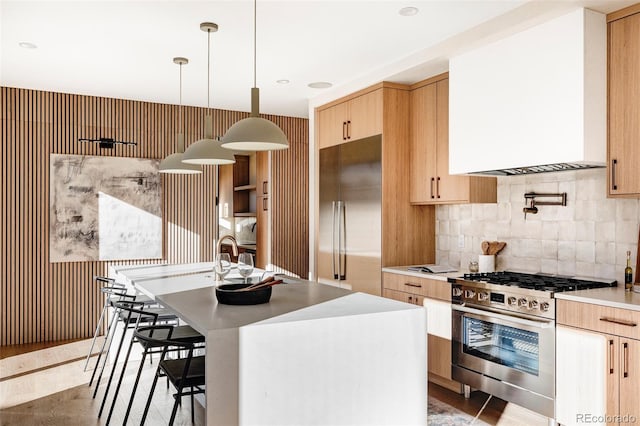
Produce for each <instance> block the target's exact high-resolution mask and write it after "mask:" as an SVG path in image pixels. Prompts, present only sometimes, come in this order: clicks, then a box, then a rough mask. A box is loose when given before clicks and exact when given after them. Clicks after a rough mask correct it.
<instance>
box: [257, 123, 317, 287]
mask: <svg viewBox="0 0 640 426" xmlns="http://www.w3.org/2000/svg"><path fill="white" fill-rule="evenodd" d="M267 118H268V119H269V120H272V121H273V122H275V123H276V124H277V125H278V126H280V128H281V129H282V130H283V131H284V132H285V134H286V135H287V137H288V139H289V149H286V150H282V151H273V152H272V153H271V190H272V195H271V225H272V231H271V263H272V264H273V265H274V266H275V267H276V269H278V270H279V271H282V272H290V273H294V274H296V275H298V276H300V277H301V278H305V279H306V278H307V277H308V275H309V122H308V120H300V119H292V118H290V117H277V116H267Z"/></svg>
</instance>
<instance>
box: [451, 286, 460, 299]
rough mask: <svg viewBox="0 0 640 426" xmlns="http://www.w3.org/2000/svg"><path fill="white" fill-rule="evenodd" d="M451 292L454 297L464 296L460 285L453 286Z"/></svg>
mask: <svg viewBox="0 0 640 426" xmlns="http://www.w3.org/2000/svg"><path fill="white" fill-rule="evenodd" d="M451 294H452V295H453V297H460V296H462V289H461V288H459V287H453V289H452V290H451Z"/></svg>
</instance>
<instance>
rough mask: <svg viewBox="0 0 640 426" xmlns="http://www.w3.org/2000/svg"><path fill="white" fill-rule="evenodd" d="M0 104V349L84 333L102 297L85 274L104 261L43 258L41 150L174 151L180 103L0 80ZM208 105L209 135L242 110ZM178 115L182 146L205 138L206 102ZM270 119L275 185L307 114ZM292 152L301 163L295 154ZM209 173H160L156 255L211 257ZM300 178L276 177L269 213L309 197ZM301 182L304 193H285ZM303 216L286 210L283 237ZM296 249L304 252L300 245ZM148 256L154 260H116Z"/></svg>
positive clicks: (44, 163)
mask: <svg viewBox="0 0 640 426" xmlns="http://www.w3.org/2000/svg"><path fill="white" fill-rule="evenodd" d="M0 105H1V111H2V117H1V119H2V130H1V133H0V135H1V137H2V147H1V148H0V168H1V169H0V187H1V188H2V194H1V195H0V268H1V271H0V273H1V275H0V279H1V282H0V346H6V345H13V344H20V343H35V342H45V341H56V340H65V339H75V338H84V337H89V336H91V335H93V331H94V329H95V326H96V322H97V319H98V315H99V313H100V309H101V308H102V303H103V302H102V298H101V295H100V291H99V289H98V287H97V286H96V284H95V283H94V282H93V276H94V275H104V274H106V273H107V267H108V263H107V262H67V263H49V155H50V154H51V153H56V154H78V155H104V156H115V157H136V158H156V159H162V158H164V157H165V156H167V155H169V154H171V153H173V152H174V151H175V148H176V137H175V135H176V133H177V132H178V129H177V123H178V119H177V118H178V106H177V105H164V104H155V103H149V102H138V101H128V100H120V99H110V98H101V97H93V96H80V95H71V94H63V93H52V92H42V91H35V90H27V89H16V88H8V87H0ZM212 111H213V114H214V134H215V135H222V134H224V132H225V131H226V130H227V129H228V128H229V127H230V126H231V125H232V124H233V123H235V122H236V121H237V120H240V119H242V118H245V117H247V116H248V114H247V113H244V112H237V111H225V110H212ZM183 113H184V123H185V124H184V128H185V131H184V133H185V141H186V143H187V145H188V144H190V143H192V142H194V141H195V140H197V139H199V138H201V137H203V136H204V114H205V109H203V108H197V107H183ZM270 118H271V119H273V120H274V121H276V122H277V123H278V125H280V126H281V127H282V128H283V130H285V132H286V133H287V134H289V135H292V139H293V141H294V142H295V143H293V144H292V148H293V149H291V150H290V152H284V153H282V154H277V156H276V161H275V164H277V165H278V167H276V170H277V173H278V176H277V177H276V178H275V180H274V182H275V181H277V182H280V179H281V178H280V171H278V170H279V169H280V168H281V169H282V170H286V169H287V168H289V167H290V166H291V167H293V168H294V169H295V170H298V168H299V166H300V164H304V168H306V167H307V166H306V164H307V160H306V158H307V157H306V155H307V153H306V151H305V149H306V148H300V149H298V148H297V144H298V143H299V144H300V145H301V146H303V145H304V146H305V147H306V144H307V143H308V137H307V135H306V132H307V131H306V129H307V120H305V119H301V118H292V117H270ZM303 133H304V134H303ZM80 137H86V138H97V137H113V138H115V139H118V140H126V141H135V142H138V145H137V146H135V147H133V146H124V145H116V146H115V148H114V149H113V150H101V149H100V148H99V147H98V145H97V144H91V143H82V142H78V138H80ZM297 138H299V141H298V139H297ZM300 153H302V154H304V155H305V159H304V160H302V159H301V158H294V156H295V155H298V154H300ZM283 173H284V171H283ZM215 176H216V170H215V168H214V167H205V172H204V173H203V174H202V175H201V176H178V175H163V178H162V185H163V195H162V196H163V202H162V205H163V260H165V261H169V262H175V263H183V262H199V261H209V260H211V257H212V252H213V230H214V226H213V223H212V221H213V214H212V212H213V209H214V203H215V199H214V193H215V191H214V189H215V186H216V184H217V183H216V178H215ZM285 176H287V175H286V173H285ZM301 177H302V178H303V179H304V181H303V183H300V182H297V181H296V180H295V179H298V178H299V176H296V177H295V179H294V181H293V182H294V185H293V186H292V185H288V184H287V182H282V185H283V189H284V187H286V192H282V194H281V196H280V198H279V201H278V202H276V203H274V204H273V209H274V214H273V217H276V218H278V217H280V215H279V214H278V211H279V210H280V209H284V210H285V211H287V212H289V211H290V210H289V209H288V207H287V208H285V207H282V206H281V204H280V203H289V202H290V200H292V199H295V200H297V199H299V198H300V199H302V198H305V197H306V196H307V190H306V186H305V184H306V178H307V173H303V174H302V175H301ZM278 185H280V183H278ZM303 188H304V194H297V195H295V196H294V197H293V198H291V196H290V195H289V194H290V193H291V191H293V190H296V191H303ZM305 208H306V205H305ZM307 216H308V215H307V214H306V211H303V210H298V214H297V215H296V214H293V215H292V214H289V213H287V217H288V220H292V221H299V222H300V224H296V225H295V226H291V230H286V231H285V232H284V234H283V235H285V236H291V237H292V239H296V238H298V239H300V241H302V238H303V235H298V234H297V233H296V232H297V231H296V230H297V229H299V228H302V229H304V231H305V232H306V223H307ZM289 225H290V224H289ZM307 241H308V240H307ZM283 243H284V244H286V243H288V241H286V240H281V241H276V242H275V243H274V247H275V246H278V244H283ZM301 244H302V243H301ZM307 244H308V242H307ZM300 251H301V254H303V255H306V252H307V250H306V249H305V250H300ZM275 252H277V250H276V249H275V248H274V253H275ZM152 262H160V260H139V261H123V262H114V263H127V264H140V263H152ZM307 263H308V262H307ZM307 267H308V266H307Z"/></svg>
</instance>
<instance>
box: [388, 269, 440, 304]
mask: <svg viewBox="0 0 640 426" xmlns="http://www.w3.org/2000/svg"><path fill="white" fill-rule="evenodd" d="M382 282H383V284H382V285H383V287H384V288H385V289H390V290H397V291H403V292H406V293H413V294H419V295H421V296H425V297H430V298H432V299H439V300H444V301H447V302H450V301H451V284H449V283H448V282H447V281H441V280H432V279H429V278H419V277H413V276H409V275H400V274H393V273H389V272H385V273H383V274H382Z"/></svg>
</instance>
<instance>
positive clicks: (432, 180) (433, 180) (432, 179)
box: [430, 178, 435, 198]
mask: <svg viewBox="0 0 640 426" xmlns="http://www.w3.org/2000/svg"><path fill="white" fill-rule="evenodd" d="M433 182H435V178H431V188H430V189H431V198H435V197H434V196H433Z"/></svg>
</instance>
